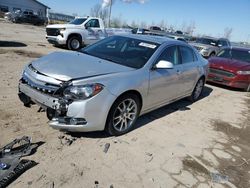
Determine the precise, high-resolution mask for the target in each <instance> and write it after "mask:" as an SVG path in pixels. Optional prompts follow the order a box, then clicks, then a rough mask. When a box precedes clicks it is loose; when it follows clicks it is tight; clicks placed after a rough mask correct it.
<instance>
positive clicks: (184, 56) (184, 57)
mask: <svg viewBox="0 0 250 188" xmlns="http://www.w3.org/2000/svg"><path fill="white" fill-rule="evenodd" d="M179 48H180V53H181V62H182V63H183V64H184V63H192V62H194V61H195V57H194V51H193V50H192V49H191V48H189V47H186V46H180V47H179Z"/></svg>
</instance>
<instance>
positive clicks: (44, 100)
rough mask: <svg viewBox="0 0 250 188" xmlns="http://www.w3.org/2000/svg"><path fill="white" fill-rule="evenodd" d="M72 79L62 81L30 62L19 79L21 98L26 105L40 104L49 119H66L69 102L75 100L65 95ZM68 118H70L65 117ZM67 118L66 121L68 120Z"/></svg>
mask: <svg viewBox="0 0 250 188" xmlns="http://www.w3.org/2000/svg"><path fill="white" fill-rule="evenodd" d="M71 84H72V83H71V82H70V81H60V80H56V79H53V78H50V77H48V76H46V75H44V74H42V73H40V72H38V71H37V70H36V69H35V68H34V67H33V66H32V64H29V65H28V66H27V67H26V68H25V70H24V72H23V74H22V78H21V79H20V80H19V92H18V96H19V99H20V100H21V101H22V102H23V104H24V106H26V107H30V106H31V105H32V104H38V105H39V106H41V107H42V108H43V109H44V110H46V112H47V117H48V119H49V120H53V119H55V118H60V119H62V118H63V119H64V118H65V116H66V114H67V110H68V106H69V104H71V103H72V102H73V101H72V100H70V99H66V98H65V97H64V96H63V92H64V90H65V88H67V87H68V86H70V85H71ZM65 119H67V121H68V119H69V118H67V117H66V118H65ZM67 121H66V120H65V122H67Z"/></svg>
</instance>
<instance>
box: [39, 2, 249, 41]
mask: <svg viewBox="0 0 250 188" xmlns="http://www.w3.org/2000/svg"><path fill="white" fill-rule="evenodd" d="M109 1H110V0H70V1H69V0H53V1H51V0H40V2H42V3H44V4H46V5H47V6H49V7H50V8H51V10H53V11H56V12H60V13H66V14H72V13H77V14H78V15H79V16H84V15H89V13H90V9H91V8H92V7H93V6H94V5H96V4H98V3H100V4H103V5H107V4H108V3H109ZM112 16H115V17H121V19H123V20H125V21H127V23H131V22H132V21H135V22H139V23H140V22H142V21H144V22H146V23H147V24H148V25H151V24H152V23H154V24H155V25H157V23H160V22H161V21H162V20H164V21H165V22H166V24H167V26H170V25H173V26H175V27H177V29H181V28H182V26H183V25H184V23H186V24H189V23H191V22H195V26H196V28H195V34H205V35H210V36H214V37H219V36H221V35H223V33H224V29H225V28H226V27H228V28H232V29H233V31H232V37H231V40H232V41H248V42H250V0H209V1H204V0H115V3H114V5H113V8H112Z"/></svg>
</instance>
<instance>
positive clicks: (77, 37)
mask: <svg viewBox="0 0 250 188" xmlns="http://www.w3.org/2000/svg"><path fill="white" fill-rule="evenodd" d="M106 36H107V34H106V31H105V27H104V23H103V20H102V19H100V18H96V17H76V18H75V19H74V20H72V21H71V22H69V23H68V24H54V25H48V26H47V27H46V39H47V40H48V42H49V43H51V44H54V45H57V46H62V45H64V46H65V45H66V47H67V48H68V49H70V50H78V49H80V48H81V47H82V46H84V45H89V44H92V43H95V42H97V41H98V40H100V39H103V38H105V37H106Z"/></svg>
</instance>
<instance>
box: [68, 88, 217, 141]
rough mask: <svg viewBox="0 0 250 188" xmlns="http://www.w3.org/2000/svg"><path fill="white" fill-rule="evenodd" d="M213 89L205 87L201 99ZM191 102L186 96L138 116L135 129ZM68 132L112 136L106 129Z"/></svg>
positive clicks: (74, 134)
mask: <svg viewBox="0 0 250 188" xmlns="http://www.w3.org/2000/svg"><path fill="white" fill-rule="evenodd" d="M212 91H213V89H212V88H211V87H209V86H207V85H206V86H205V87H204V90H203V93H202V95H201V97H200V99H199V101H200V100H203V99H204V98H206V97H207V96H209V95H210V94H211V92H212ZM191 104H192V102H190V101H189V100H188V99H186V98H185V99H181V100H179V101H177V102H174V103H171V104H169V105H166V106H163V107H161V108H159V109H157V110H154V111H152V112H149V113H147V114H145V115H143V116H141V117H139V118H138V120H137V122H136V125H135V128H134V129H133V130H135V129H138V128H140V127H143V126H145V125H147V124H148V123H150V122H152V121H154V120H156V119H159V118H162V117H164V116H167V115H169V114H171V113H174V112H176V111H179V110H180V111H185V110H191V108H192V107H190V105H191ZM133 130H132V131H133ZM66 134H68V135H70V136H72V137H77V138H81V137H86V138H107V137H110V136H109V135H108V134H107V133H106V132H105V131H96V132H83V133H78V132H68V133H66Z"/></svg>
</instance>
